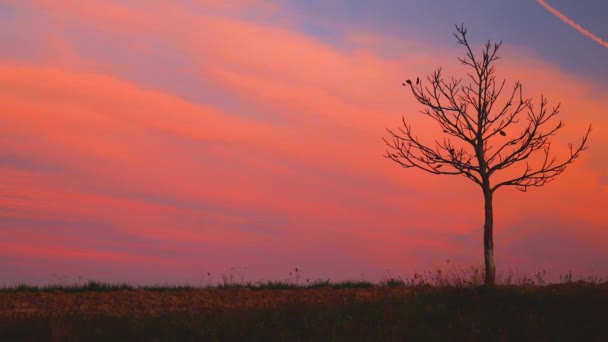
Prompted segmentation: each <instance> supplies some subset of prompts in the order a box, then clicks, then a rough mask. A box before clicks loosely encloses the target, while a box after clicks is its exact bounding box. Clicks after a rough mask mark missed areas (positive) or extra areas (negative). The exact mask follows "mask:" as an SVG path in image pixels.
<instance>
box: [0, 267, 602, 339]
mask: <svg viewBox="0 0 608 342" xmlns="http://www.w3.org/2000/svg"><path fill="white" fill-rule="evenodd" d="M607 308H608V282H605V281H598V280H596V281H571V279H567V280H566V281H565V282H563V283H561V284H550V285H546V284H545V285H539V284H535V283H533V282H531V281H527V280H524V281H520V282H519V283H517V284H505V285H499V286H497V287H495V288H492V289H488V288H484V287H481V286H479V284H476V283H474V282H470V281H457V280H456V279H452V280H451V283H449V282H448V281H447V280H446V281H444V282H443V283H442V284H439V285H438V284H429V282H428V281H421V280H420V278H419V279H418V282H415V281H402V280H401V279H389V280H386V281H384V282H383V283H381V284H372V283H368V282H343V283H331V282H328V281H325V282H315V283H312V284H307V285H298V284H293V283H287V282H268V283H264V284H234V283H225V284H222V285H219V286H213V287H204V288H202V287H198V288H197V287H187V286H182V287H180V286H164V287H160V286H157V287H133V286H130V285H126V284H123V285H120V284H104V283H99V282H89V283H87V284H84V285H72V286H65V285H63V286H46V287H41V288H38V287H32V286H25V285H22V286H13V287H5V288H2V289H0V340H1V341H12V340H18V341H23V340H29V341H45V340H55V341H62V340H71V341H96V340H179V341H189V340H197V341H200V340H205V341H226V340H244V341H250V340H264V341H325V340H328V341H395V340H414V341H417V340H421V341H422V340H424V341H521V340H534V341H557V340H575V339H576V340H582V339H584V340H590V341H608V323H607V322H608V314H606V311H607Z"/></svg>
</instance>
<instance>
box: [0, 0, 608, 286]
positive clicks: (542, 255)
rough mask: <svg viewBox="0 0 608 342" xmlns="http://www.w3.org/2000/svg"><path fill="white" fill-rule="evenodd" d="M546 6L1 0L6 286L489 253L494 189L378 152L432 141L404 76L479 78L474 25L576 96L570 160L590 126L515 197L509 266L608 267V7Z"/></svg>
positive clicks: (503, 231)
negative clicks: (466, 67) (467, 68)
mask: <svg viewBox="0 0 608 342" xmlns="http://www.w3.org/2000/svg"><path fill="white" fill-rule="evenodd" d="M544 4H545V6H543V4H542V1H541V2H539V1H534V0H528V1H524V0H514V1H508V2H507V1H479V0H478V1H473V0H465V1H458V2H455V1H448V0H440V1H396V0H391V1H389V0H378V1H365V2H364V1H330V0H328V1H318V0H315V1H306V0H295V1H289V0H280V1H270V0H268V1H266V0H242V1H238V0H232V1H229V0H175V1H160V0H156V1H147V0H146V1H144V0H132V1H125V0H123V1H118V0H114V1H102V0H91V1H87V2H79V1H68V0H6V1H2V2H1V3H0V22H1V23H2V25H0V41H1V42H2V44H1V45H0V122H1V123H2V124H0V177H1V178H2V179H3V182H2V184H0V269H1V270H2V271H1V272H0V284H2V283H4V284H14V283H18V282H30V283H38V284H40V283H48V282H53V281H57V280H58V279H59V278H61V279H66V278H67V279H70V280H76V279H79V278H80V279H97V280H102V281H120V282H123V281H126V282H133V283H195V282H200V281H201V275H202V274H206V273H207V272H211V273H212V279H211V280H212V281H219V280H221V276H222V274H224V275H229V274H233V276H235V274H237V275H236V276H237V277H240V274H243V277H244V278H245V279H246V280H251V281H257V280H285V279H286V278H287V277H288V274H289V272H290V271H291V270H293V268H295V267H298V268H299V269H301V270H302V277H303V278H310V279H317V278H330V279H332V280H342V279H366V280H372V281H378V280H381V279H382V278H385V277H387V276H389V275H393V276H397V275H402V276H410V275H412V274H413V272H416V271H417V272H422V271H429V270H433V269H435V268H438V267H439V268H442V267H443V268H445V267H446V260H447V259H449V260H450V266H449V267H463V268H466V267H469V266H479V265H481V263H482V248H481V247H482V243H481V242H482V239H481V238H482V223H483V211H482V198H481V192H480V191H478V189H477V188H476V186H475V185H474V184H473V183H471V182H469V181H467V180H466V179H465V178H464V177H459V178H453V177H445V176H444V177H437V176H433V175H429V174H424V173H422V172H420V171H416V170H404V169H401V168H399V167H398V166H397V165H394V164H393V163H391V162H389V161H387V160H386V159H383V158H382V154H383V153H384V151H385V146H384V145H383V142H382V140H381V138H382V137H383V135H385V128H386V127H391V128H396V127H398V125H399V124H400V122H401V115H404V114H405V115H407V116H408V117H409V118H412V119H411V120H412V123H413V125H414V127H415V128H417V129H418V131H419V132H420V134H421V136H423V137H425V138H427V139H433V138H434V135H433V134H434V133H432V132H433V128H432V127H433V125H432V124H433V123H432V122H429V121H428V120H426V118H425V117H423V116H422V115H419V114H418V113H419V111H420V110H421V107H420V106H419V105H418V104H417V103H416V102H415V101H414V100H413V99H412V98H411V94H409V93H407V92H404V91H403V88H402V87H401V86H400V84H401V82H403V81H404V79H406V78H409V77H416V76H421V77H422V76H424V75H426V74H429V73H431V72H432V71H433V70H434V69H435V68H436V67H439V66H443V67H444V70H445V71H446V72H447V73H454V74H455V75H462V73H463V69H462V68H461V67H460V66H459V64H458V61H457V59H456V58H457V57H459V56H462V55H463V51H462V49H461V47H459V46H458V45H457V44H456V42H455V40H454V37H453V36H452V33H453V32H454V24H460V23H465V25H466V26H467V27H468V29H469V35H470V39H471V42H472V43H473V44H474V46H475V48H479V46H480V44H481V43H483V42H485V41H486V40H488V39H491V40H502V41H503V42H504V45H503V47H502V53H501V55H502V56H503V59H501V60H500V62H499V64H497V71H498V78H506V79H507V81H508V82H514V81H516V80H520V81H522V82H523V84H524V91H525V95H527V96H531V97H533V98H534V99H535V100H536V101H538V99H539V96H540V94H541V93H543V94H545V95H547V96H548V97H549V100H550V103H552V104H556V103H558V102H561V103H562V112H561V114H560V117H561V119H562V120H564V122H565V123H566V127H565V128H564V129H563V131H561V134H560V135H558V136H557V137H555V148H556V151H558V156H564V153H566V152H565V151H566V149H567V143H568V142H577V141H578V139H580V136H581V135H582V133H583V132H584V130H585V127H586V126H587V125H588V124H590V123H592V124H593V126H594V131H593V132H592V136H591V138H590V146H591V147H590V149H589V150H588V151H585V153H584V155H583V157H582V158H580V159H579V160H577V162H576V163H575V164H574V165H571V166H570V168H569V169H568V170H567V171H566V172H565V173H564V174H563V175H562V176H560V177H559V178H558V179H557V180H556V181H555V182H553V183H550V184H548V185H546V186H545V187H544V188H541V189H531V190H530V191H529V192H528V193H525V194H522V193H520V192H517V191H516V190H515V189H508V190H500V191H498V193H497V195H496V200H495V206H496V218H495V222H496V233H495V239H496V259H497V267H498V272H499V274H500V273H501V272H505V273H506V272H508V270H509V269H511V270H518V271H520V272H528V273H531V272H536V271H539V270H542V269H546V270H547V271H548V272H549V273H550V276H551V277H553V278H555V277H557V275H558V274H565V273H566V272H568V271H569V270H572V271H573V272H574V273H578V274H581V275H589V274H596V275H598V276H606V275H608V252H607V251H608V248H607V247H608V229H606V228H608V213H607V212H606V210H605V204H604V203H608V157H606V156H608V134H606V131H607V127H608V116H607V115H606V110H605V99H606V98H608V85H607V84H608V82H607V81H608V64H606V61H607V60H608V48H606V46H605V45H603V42H605V41H606V40H608V22H607V21H606V20H605V16H606V13H608V3H606V2H603V1H599V0H595V1H588V0H586V1H566V0H552V1H547V2H544ZM546 5H549V6H551V7H552V8H554V10H555V11H557V12H555V13H552V12H551V11H550V10H548V9H547V7H546ZM556 13H557V14H556ZM569 23H570V24H569ZM572 23H575V24H572ZM577 25H578V26H577ZM580 27H582V28H583V29H584V30H586V31H585V32H586V33H585V32H583V31H582V29H580ZM593 37H595V38H593ZM508 84H509V83H508ZM511 84H512V83H511ZM203 278H204V281H209V280H210V279H206V277H203Z"/></svg>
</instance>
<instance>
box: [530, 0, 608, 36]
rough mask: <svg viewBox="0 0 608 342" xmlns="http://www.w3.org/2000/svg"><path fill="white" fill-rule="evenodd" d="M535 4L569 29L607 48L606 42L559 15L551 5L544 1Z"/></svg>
mask: <svg viewBox="0 0 608 342" xmlns="http://www.w3.org/2000/svg"><path fill="white" fill-rule="evenodd" d="M536 2H538V3H539V4H540V5H541V6H543V7H544V8H545V9H546V10H547V11H549V12H551V14H553V15H554V16H556V17H558V18H559V19H561V20H562V21H563V22H565V23H566V24H568V25H570V27H572V28H573V29H575V30H577V31H578V32H580V33H581V34H582V35H584V36H585V37H587V38H590V39H591V40H593V41H594V42H596V43H598V44H600V45H601V46H603V47H605V48H608V42H607V41H605V40H603V39H602V38H600V37H598V36H596V35H595V34H593V33H592V32H590V31H589V30H587V29H585V28H584V27H582V26H581V25H579V24H577V23H576V22H575V21H574V20H572V19H570V18H568V17H567V16H566V15H565V14H563V13H561V12H560V11H558V10H557V9H555V8H554V7H552V6H551V5H549V4H548V3H546V2H545V1H544V0H536Z"/></svg>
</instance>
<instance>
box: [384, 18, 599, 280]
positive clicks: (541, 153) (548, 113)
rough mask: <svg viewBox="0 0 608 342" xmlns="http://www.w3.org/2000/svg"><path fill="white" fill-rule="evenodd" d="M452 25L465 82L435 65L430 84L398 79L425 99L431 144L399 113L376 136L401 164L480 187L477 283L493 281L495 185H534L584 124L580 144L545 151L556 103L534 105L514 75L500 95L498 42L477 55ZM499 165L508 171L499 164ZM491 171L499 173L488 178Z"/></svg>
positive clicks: (554, 127) (559, 168) (551, 170)
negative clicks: (438, 134) (394, 125)
mask: <svg viewBox="0 0 608 342" xmlns="http://www.w3.org/2000/svg"><path fill="white" fill-rule="evenodd" d="M456 31H457V32H456V33H454V36H455V37H456V40H457V41H458V44H460V45H463V46H464V47H465V48H466V51H467V53H466V57H465V58H458V60H459V61H460V63H462V64H463V65H464V66H466V67H467V68H470V69H471V71H470V72H468V73H467V76H468V79H469V82H468V84H463V82H462V79H454V78H451V79H450V80H445V79H444V77H443V75H442V73H441V68H439V69H437V70H436V71H434V72H433V73H432V74H431V75H429V76H428V77H427V78H426V80H427V81H428V83H429V85H423V82H421V81H420V79H419V78H416V80H415V81H413V82H412V81H411V80H407V81H406V83H403V86H406V87H408V88H409V89H410V90H411V91H412V94H413V95H414V97H415V98H416V100H417V101H418V102H419V103H420V104H422V105H423V106H424V107H425V109H424V110H423V111H422V114H424V115H426V116H429V117H430V118H432V119H433V120H435V121H436V122H437V124H439V126H440V128H441V129H442V131H443V133H444V136H443V137H442V139H441V140H439V139H437V140H435V141H434V144H433V145H431V146H429V145H426V144H424V143H423V142H422V141H420V139H419V138H418V137H417V136H416V135H414V134H413V133H412V129H411V126H410V125H409V124H407V123H406V121H405V118H403V119H402V121H403V127H400V128H399V130H398V132H395V131H393V130H390V129H387V131H388V133H389V134H390V138H389V140H387V139H385V138H383V140H384V142H385V143H386V145H387V151H386V155H385V157H386V158H389V159H391V160H392V161H394V162H396V163H398V164H400V165H401V166H403V167H405V168H412V167H413V168H418V169H421V170H424V171H426V172H429V173H433V174H437V175H463V176H465V177H467V178H468V179H470V180H471V181H473V182H474V183H475V184H477V185H479V186H480V187H481V190H482V191H483V197H484V206H485V211H484V213H485V221H484V229H483V246H484V261H485V280H484V285H486V286H494V285H495V280H496V279H495V278H496V270H495V265H494V239H493V227H494V219H493V209H492V198H493V194H494V192H495V191H496V190H498V189H499V188H501V187H503V186H515V187H517V188H518V189H519V190H521V191H523V192H525V191H526V190H527V189H528V188H529V187H540V186H543V185H545V184H546V183H548V182H550V181H551V180H553V179H554V178H555V177H557V176H558V175H559V174H561V173H562V172H564V170H565V169H566V166H568V165H569V164H570V163H572V162H574V160H575V159H576V158H578V157H579V155H580V153H581V152H582V151H583V150H585V149H586V148H587V146H586V144H587V138H588V137H589V133H590V132H591V126H589V128H588V129H587V131H586V133H585V134H584V135H583V137H582V141H581V143H580V145H578V146H577V147H574V146H573V145H572V144H569V147H570V152H569V157H567V158H565V159H564V160H562V161H557V159H556V158H555V156H554V155H553V154H552V153H551V142H550V140H549V138H550V137H551V136H553V135H555V133H556V132H557V131H558V130H559V129H560V128H562V127H564V124H563V123H562V122H561V121H558V122H557V123H553V124H552V123H550V122H549V121H550V120H551V119H552V118H553V117H555V116H556V115H557V114H558V113H559V109H560V105H559V104H558V105H557V106H554V107H552V108H549V106H548V102H547V99H546V98H545V97H544V96H542V95H541V98H540V104H539V106H537V107H536V106H534V105H533V104H532V100H531V99H530V98H524V97H523V96H522V85H521V83H519V81H518V82H516V83H515V85H514V86H513V89H512V90H511V91H510V92H507V93H506V96H505V97H504V100H503V101H502V102H499V101H498V99H499V96H500V95H501V93H502V92H503V89H504V86H505V81H504V80H503V81H502V82H497V81H496V77H495V75H494V73H495V70H494V62H495V61H496V60H498V59H499V58H500V57H499V56H498V55H497V54H496V53H497V52H498V50H499V48H500V46H501V44H502V42H498V43H492V42H490V41H488V42H486V43H485V45H484V47H483V49H482V54H481V56H476V55H474V54H473V51H472V49H471V46H470V44H469V42H468V41H467V30H466V29H465V27H464V25H461V26H456ZM522 118H523V119H524V120H523V122H521V123H520V119H522ZM516 131H517V132H516ZM507 132H508V133H507ZM532 157H535V158H532ZM531 164H535V165H531ZM505 169H510V170H511V172H510V173H501V172H499V171H502V170H505ZM496 174H502V175H503V177H502V178H500V179H499V181H497V182H496V184H493V182H492V181H495V177H494V176H495V175H496Z"/></svg>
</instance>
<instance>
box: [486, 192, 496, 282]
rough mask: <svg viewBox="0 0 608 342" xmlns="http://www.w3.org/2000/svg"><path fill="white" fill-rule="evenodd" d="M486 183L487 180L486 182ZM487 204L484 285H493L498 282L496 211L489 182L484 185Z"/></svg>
mask: <svg viewBox="0 0 608 342" xmlns="http://www.w3.org/2000/svg"><path fill="white" fill-rule="evenodd" d="M484 183H485V182H484ZM483 188H484V189H483V198H484V202H485V203H484V204H485V222H484V225H483V250H484V261H485V280H484V285H485V286H487V287H492V286H494V285H495V284H496V266H495V265H494V231H493V230H494V212H493V209H492V190H490V184H489V182H487V186H486V184H484V187H483Z"/></svg>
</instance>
